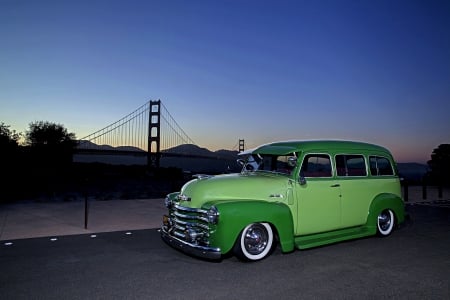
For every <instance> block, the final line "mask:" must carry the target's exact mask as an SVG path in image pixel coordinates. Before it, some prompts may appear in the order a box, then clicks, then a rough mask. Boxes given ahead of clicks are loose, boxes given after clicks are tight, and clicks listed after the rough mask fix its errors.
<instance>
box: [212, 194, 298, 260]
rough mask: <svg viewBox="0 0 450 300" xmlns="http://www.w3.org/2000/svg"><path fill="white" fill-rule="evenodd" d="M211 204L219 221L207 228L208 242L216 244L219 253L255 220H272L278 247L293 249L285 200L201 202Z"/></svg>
mask: <svg viewBox="0 0 450 300" xmlns="http://www.w3.org/2000/svg"><path fill="white" fill-rule="evenodd" d="M211 205H214V206H216V208H217V209H218V211H219V223H218V224H217V225H216V226H215V228H213V230H212V231H211V232H210V244H211V245H212V246H214V247H219V248H220V249H221V252H222V253H223V254H225V253H227V252H229V251H230V250H231V249H232V248H233V246H234V244H235V242H236V240H237V238H238V236H239V234H240V233H241V231H242V230H243V229H244V228H245V226H247V225H248V224H250V223H255V222H266V223H270V224H272V227H273V229H274V233H278V237H279V239H280V245H281V250H282V251H283V252H289V251H293V250H294V223H293V219H292V213H291V210H290V209H289V207H288V206H287V205H286V204H284V203H281V202H267V201H259V200H247V201H245V200H244V201H242V200H239V201H220V202H219V201H218V202H209V203H207V204H206V203H205V206H208V207H209V206H211Z"/></svg>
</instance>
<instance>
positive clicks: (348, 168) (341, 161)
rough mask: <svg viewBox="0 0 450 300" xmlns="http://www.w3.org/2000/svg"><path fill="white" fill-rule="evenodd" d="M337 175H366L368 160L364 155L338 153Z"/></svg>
mask: <svg viewBox="0 0 450 300" xmlns="http://www.w3.org/2000/svg"><path fill="white" fill-rule="evenodd" d="M336 172H337V176H366V175H367V171H366V162H365V160H364V156H362V155H341V154H340V155H336Z"/></svg>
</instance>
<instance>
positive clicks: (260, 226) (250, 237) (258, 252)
mask: <svg viewBox="0 0 450 300" xmlns="http://www.w3.org/2000/svg"><path fill="white" fill-rule="evenodd" d="M272 246H273V230H272V227H270V225H269V224H268V223H252V224H249V225H247V226H246V227H245V228H244V230H242V232H241V234H240V235H239V238H238V240H237V241H236V244H235V246H234V254H235V255H236V256H237V257H238V258H240V259H242V260H250V261H256V260H260V259H263V258H264V257H266V256H267V255H268V254H269V253H270V251H271V250H272Z"/></svg>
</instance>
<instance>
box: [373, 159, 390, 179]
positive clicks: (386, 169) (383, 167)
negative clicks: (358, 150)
mask: <svg viewBox="0 0 450 300" xmlns="http://www.w3.org/2000/svg"><path fill="white" fill-rule="evenodd" d="M370 173H371V174H372V175H373V176H386V175H394V169H393V168H392V165H391V162H390V161H389V159H387V158H385V157H380V156H371V157H370Z"/></svg>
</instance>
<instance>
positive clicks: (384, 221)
mask: <svg viewBox="0 0 450 300" xmlns="http://www.w3.org/2000/svg"><path fill="white" fill-rule="evenodd" d="M394 223H395V218H394V213H393V212H392V210H390V209H385V210H383V211H382V212H381V213H380V214H379V215H378V217H377V228H378V234H379V235H381V236H388V235H390V234H391V232H392V230H393V229H394Z"/></svg>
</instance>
